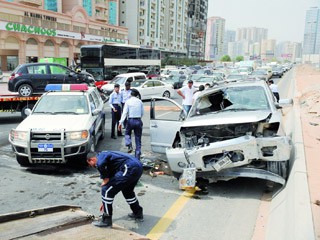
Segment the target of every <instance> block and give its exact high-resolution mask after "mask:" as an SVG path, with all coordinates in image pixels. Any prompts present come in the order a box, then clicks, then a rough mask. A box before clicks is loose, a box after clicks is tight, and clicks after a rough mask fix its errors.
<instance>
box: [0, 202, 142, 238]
mask: <svg viewBox="0 0 320 240" xmlns="http://www.w3.org/2000/svg"><path fill="white" fill-rule="evenodd" d="M93 220H94V216H93V215H90V214H89V213H87V212H84V211H83V210H81V207H79V206H68V205H59V206H50V207H46V208H41V209H33V210H27V211H23V212H15V213H9V214H3V215H0V239H2V240H5V239H28V240H29V239H34V240H37V239H50V240H51V239H57V240H58V239H59V240H63V239H68V240H70V239H71V240H72V239H86V240H87V239H94V240H98V239H115V240H116V239H119V240H125V239H147V238H146V237H144V236H142V235H139V234H137V233H134V232H131V231H129V230H127V229H124V228H122V227H120V226H117V225H115V224H113V227H112V228H98V227H95V226H93V225H92V224H91V222H92V221H93Z"/></svg>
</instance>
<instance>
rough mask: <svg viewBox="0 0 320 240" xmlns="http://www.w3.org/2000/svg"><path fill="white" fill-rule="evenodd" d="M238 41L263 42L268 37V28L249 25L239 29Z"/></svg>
mask: <svg viewBox="0 0 320 240" xmlns="http://www.w3.org/2000/svg"><path fill="white" fill-rule="evenodd" d="M236 36H237V41H243V40H245V41H249V42H252V43H255V42H259V43H260V42H261V41H262V40H265V39H267V38H268V29H266V28H257V27H247V28H238V29H237V33H236Z"/></svg>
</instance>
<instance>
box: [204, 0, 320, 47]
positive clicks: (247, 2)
mask: <svg viewBox="0 0 320 240" xmlns="http://www.w3.org/2000/svg"><path fill="white" fill-rule="evenodd" d="M208 4H209V6H208V18H209V17H222V18H224V19H225V20H226V30H234V31H236V30H237V28H242V27H258V28H266V29H268V38H269V39H275V40H277V42H281V41H291V42H302V41H303V34H304V23H305V17H306V11H307V10H308V9H309V8H310V7H313V6H318V7H320V0H208Z"/></svg>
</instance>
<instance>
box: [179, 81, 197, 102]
mask: <svg viewBox="0 0 320 240" xmlns="http://www.w3.org/2000/svg"><path fill="white" fill-rule="evenodd" d="M180 91H181V92H182V93H183V95H184V99H183V100H182V105H192V101H193V99H192V97H193V93H194V92H195V91H197V89H196V88H195V87H194V86H192V87H191V88H189V87H188V86H184V87H182V88H181V89H180Z"/></svg>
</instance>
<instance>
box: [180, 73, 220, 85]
mask: <svg viewBox="0 0 320 240" xmlns="http://www.w3.org/2000/svg"><path fill="white" fill-rule="evenodd" d="M188 81H189V80H186V81H184V82H183V86H186V85H187V84H188ZM219 81H223V78H222V77H219V76H214V75H203V76H201V77H199V78H198V79H196V80H193V86H194V87H196V88H199V87H200V85H203V86H205V85H206V84H209V85H210V87H212V86H213V85H214V84H215V83H217V82H219Z"/></svg>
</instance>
